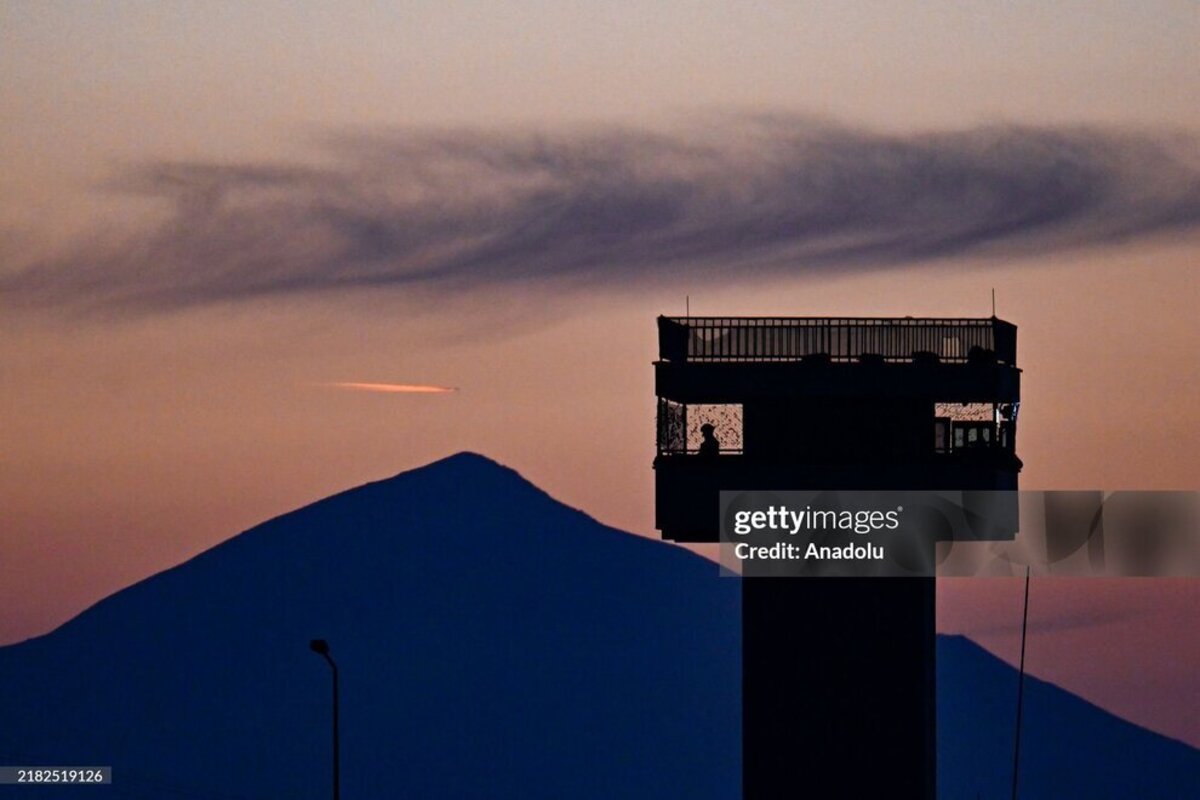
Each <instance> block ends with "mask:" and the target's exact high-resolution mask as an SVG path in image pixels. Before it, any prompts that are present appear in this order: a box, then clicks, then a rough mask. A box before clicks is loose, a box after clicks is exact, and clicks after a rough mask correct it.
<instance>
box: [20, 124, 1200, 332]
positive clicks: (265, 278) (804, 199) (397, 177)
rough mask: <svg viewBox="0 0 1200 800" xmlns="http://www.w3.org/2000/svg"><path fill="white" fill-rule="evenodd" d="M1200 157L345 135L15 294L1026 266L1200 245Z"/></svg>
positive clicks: (42, 270)
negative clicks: (1114, 245)
mask: <svg viewBox="0 0 1200 800" xmlns="http://www.w3.org/2000/svg"><path fill="white" fill-rule="evenodd" d="M1198 152H1200V148H1198V147H1197V140H1196V139H1195V138H1193V137H1191V136H1186V135H1176V136H1165V135H1158V134H1150V133H1144V132H1143V133H1129V132H1116V131H1107V130H1102V129H1094V128H1074V129H1045V128H1021V127H991V128H978V129H973V130H967V131H957V132H947V133H930V134H921V135H885V134H881V133H875V132H870V131H864V130H857V129H852V128H847V127H841V126H835V125H830V124H826V123H821V122H814V121H812V120H806V119H795V118H787V117H760V118H755V119H751V120H741V121H737V122H732V121H729V120H724V121H722V122H720V123H719V124H714V125H710V126H707V127H703V128H702V129H701V130H689V131H684V132H675V133H650V132H644V131H642V132H639V131H629V130H608V131H604V132H599V133H590V134H578V133H577V134H560V135H533V134H513V133H479V132H470V131H450V132H442V133H436V134H428V133H427V134H413V133H396V134H386V135H376V136H358V137H344V138H340V139H337V140H334V141H331V142H329V143H327V152H325V153H323V154H322V159H321V162H320V164H321V165H320V166H312V165H303V164H242V165H224V164H219V163H204V162H176V163H151V164H145V165H142V166H139V167H137V168H135V169H132V170H129V171H128V172H126V173H125V174H122V175H119V176H117V178H116V179H115V181H114V185H113V187H111V188H112V189H114V190H120V191H123V192H134V193H138V194H141V195H145V196H149V197H151V198H157V199H159V200H161V201H165V202H167V203H169V204H171V205H170V208H171V213H170V214H169V216H168V217H167V218H166V219H165V220H164V221H162V222H160V223H157V224H156V225H153V226H148V227H146V228H145V229H141V230H132V231H128V232H125V233H124V234H122V235H120V236H113V235H109V236H105V237H101V238H98V239H97V240H95V241H91V242H89V243H88V244H87V245H86V246H80V247H79V248H78V249H77V251H76V252H75V254H74V255H71V256H69V257H65V258H58V259H55V260H47V261H43V262H41V263H38V264H36V265H34V266H33V267H31V268H30V269H27V270H23V271H22V272H20V273H18V274H16V275H10V276H9V277H8V278H6V279H4V285H3V288H4V289H5V291H6V293H8V294H10V296H12V297H23V298H25V299H26V300H28V301H29V302H35V303H40V302H75V301H83V302H86V303H94V304H98V305H102V306H107V305H116V306H121V307H135V308H148V309H156V308H170V307H176V306H186V305H193V304H202V303H209V302H214V301H223V300H238V299H242V298H248V297H254V296H262V295H281V294H288V293H300V292H326V291H334V290H341V289H351V288H364V287H387V286H406V285H410V286H411V285H421V286H423V287H426V288H433V289H435V290H436V289H458V288H464V287H468V288H469V287H477V286H489V285H494V284H502V283H511V282H518V281H523V282H528V281H534V282H539V283H547V282H552V281H559V280H565V281H570V282H572V283H576V284H578V283H584V284H586V285H627V284H629V283H630V282H632V281H638V280H646V279H654V278H669V277H671V276H672V275H675V274H683V273H686V274H688V275H689V276H691V278H692V279H695V278H696V277H697V276H721V275H733V274H745V272H746V270H750V269H752V270H754V271H755V272H758V273H772V274H781V273H796V272H800V271H804V270H814V269H829V268H838V267H853V266H881V265H889V264H905V263H915V262H925V261H929V260H932V259H938V258H942V257H949V256H957V255H965V254H974V253H991V254H999V255H1005V256H1008V255H1013V256H1016V255H1024V254H1028V253H1034V252H1036V253H1044V252H1048V251H1053V250H1056V249H1061V248H1069V247H1074V246H1080V245H1087V244H1095V243H1102V242H1107V241H1114V240H1121V239H1128V238H1132V237H1140V236H1148V235H1152V234H1159V233H1164V232H1172V231H1186V230H1191V229H1195V228H1196V227H1197V226H1200V168H1198V166H1197V164H1198V159H1197V153H1198Z"/></svg>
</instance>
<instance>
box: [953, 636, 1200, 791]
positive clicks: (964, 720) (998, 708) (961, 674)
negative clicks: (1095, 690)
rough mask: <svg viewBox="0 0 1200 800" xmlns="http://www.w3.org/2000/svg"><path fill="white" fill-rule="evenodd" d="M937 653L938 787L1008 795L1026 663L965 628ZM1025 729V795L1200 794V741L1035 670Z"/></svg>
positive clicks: (1028, 683) (1022, 780)
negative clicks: (1144, 723)
mask: <svg viewBox="0 0 1200 800" xmlns="http://www.w3.org/2000/svg"><path fill="white" fill-rule="evenodd" d="M937 658H938V670H937V678H938V716H937V724H938V796H939V797H941V798H960V797H961V798H980V800H989V798H994V799H995V800H1008V798H1009V797H1010V796H1011V791H1012V767H1013V726H1014V724H1015V717H1016V693H1017V672H1016V670H1014V669H1013V668H1012V667H1010V666H1009V665H1008V664H1006V663H1005V662H1003V661H1001V660H1000V659H998V658H996V657H995V656H993V655H992V654H990V653H988V652H987V651H986V650H984V649H983V648H982V647H980V646H979V645H977V644H975V643H974V642H972V641H971V640H970V639H967V638H966V637H963V636H939V637H938V643H937ZM1195 700H1196V698H1195V697H1192V698H1181V701H1183V702H1191V703H1194V702H1195ZM1021 730H1022V734H1021V767H1020V784H1019V787H1018V788H1019V789H1020V795H1019V796H1020V797H1021V798H1023V800H1033V798H1046V800H1050V799H1051V798H1076V797H1078V798H1088V800H1108V799H1109V798H1112V799H1113V800H1115V799H1116V798H1121V799H1122V800H1124V799H1125V798H1179V800H1184V798H1200V750H1196V749H1195V748H1192V747H1189V746H1188V745H1186V744H1184V743H1182V742H1179V741H1176V740H1174V739H1169V738H1167V737H1165V736H1162V735H1160V734H1157V733H1154V732H1152V731H1149V730H1147V729H1145V728H1142V727H1139V726H1137V725H1134V724H1132V723H1130V722H1127V721H1125V720H1123V719H1121V718H1119V717H1117V716H1114V715H1113V714H1110V713H1108V712H1107V711H1104V710H1103V709H1101V708H1099V707H1097V706H1095V705H1092V704H1091V703H1089V702H1087V701H1086V700H1083V699H1081V698H1079V697H1077V696H1075V695H1073V694H1071V693H1070V692H1067V691H1065V690H1063V689H1060V688H1059V687H1057V686H1055V685H1053V684H1051V683H1047V682H1045V681H1042V680H1038V679H1037V678H1034V677H1031V676H1029V675H1026V676H1025V700H1024V710H1023V712H1022V720H1021Z"/></svg>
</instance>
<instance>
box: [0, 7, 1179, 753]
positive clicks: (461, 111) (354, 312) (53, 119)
mask: <svg viewBox="0 0 1200 800" xmlns="http://www.w3.org/2000/svg"><path fill="white" fill-rule="evenodd" d="M485 8H486V6H485V5H483V4H458V3H449V4H432V3H421V2H417V3H411V4H406V5H404V6H403V7H396V8H390V7H388V6H387V5H386V4H372V3H366V2H361V3H359V2H349V3H339V4H337V5H336V6H335V5H333V4H316V3H275V2H262V3H255V4H245V5H236V6H226V7H220V8H218V7H217V6H208V5H196V6H190V7H189V6H175V5H146V4H136V3H114V4H106V5H105V6H104V7H103V8H101V7H99V6H97V7H84V6H79V5H78V4H71V3H65V2H62V3H60V2H52V1H51V0H44V1H43V2H10V3H5V4H4V5H3V6H0V71H2V72H3V74H4V75H6V76H7V77H8V79H7V80H5V81H4V82H0V108H2V109H3V111H4V118H5V120H6V124H5V125H4V126H2V127H0V174H4V175H5V177H6V179H5V181H4V182H2V183H0V364H3V365H4V380H3V381H0V408H2V409H3V411H4V413H3V414H2V415H0V441H3V442H4V444H5V446H4V448H2V451H0V508H3V510H4V511H3V522H2V525H3V527H2V529H0V608H2V609H4V610H3V612H0V642H8V641H15V640H19V639H21V638H25V637H28V636H31V635H36V634H39V633H42V632H45V631H47V630H49V629H51V628H53V627H54V626H56V625H57V624H59V623H61V622H62V621H64V620H65V619H67V618H69V617H71V616H73V615H74V614H76V613H78V612H79V611H80V610H81V609H83V608H84V607H86V606H87V605H89V604H90V603H92V602H94V601H95V600H97V599H99V598H100V597H103V596H105V595H107V594H108V593H110V592H112V591H114V590H116V589H118V588H120V587H122V586H125V585H128V584H129V583H131V582H134V581H136V580H139V579H140V578H142V577H145V576H146V575H149V574H152V573H154V572H156V571H158V570H161V569H163V568H165V567H167V566H170V565H172V564H175V563H178V562H179V561H181V560H183V559H186V558H187V557H189V556H191V555H193V554H195V553H197V552H199V551H201V550H203V549H205V548H207V547H209V546H211V545H213V544H215V543H216V542H218V541H221V540H222V539H224V538H227V537H228V536H230V535H232V534H234V533H236V532H237V531H240V530H243V529H245V528H247V527H249V526H250V525H252V524H254V523H256V522H259V521H261V520H263V519H265V518H268V517H270V516H273V515H275V514H278V513H281V512H283V511H286V510H289V509H291V508H295V507H298V506H300V505H303V504H306V503H308V502H311V501H312V500H315V499H317V498H319V497H322V496H325V495H327V494H330V493H332V492H334V491H337V490H339V489H343V488H346V487H349V486H353V485H357V484H360V483H362V482H365V481H367V480H372V479H378V478H380V477H384V476H387V475H390V474H394V473H396V472H399V471H401V470H404V469H408V468H411V467H414V466H417V465H419V464H422V463H425V462H427V461H430V460H433V459H435V458H439V457H441V456H444V455H448V454H450V453H453V452H456V451H459V450H474V451H478V452H482V453H484V454H486V455H488V456H490V457H492V458H495V459H497V460H499V461H502V462H504V463H506V464H509V465H511V466H513V467H515V468H517V469H518V470H519V471H521V472H522V473H523V474H524V475H525V476H526V477H528V478H529V479H530V480H532V481H534V482H535V483H537V484H538V485H540V486H542V487H543V488H545V489H547V490H548V491H550V492H551V493H552V494H554V495H555V496H556V497H558V498H560V499H562V500H563V501H565V502H567V503H570V504H572V505H575V506H578V507H580V508H583V509H585V510H587V511H588V512H589V513H592V514H593V515H595V516H596V517H598V518H599V519H601V520H602V521H604V522H608V523H611V524H613V525H617V526H619V527H622V528H625V529H627V530H630V531H633V532H635V533H639V534H645V535H654V531H653V529H652V509H651V500H652V496H651V488H652V483H651V481H652V473H651V470H650V461H651V458H652V456H653V438H652V437H653V430H654V426H653V409H654V404H653V387H652V373H651V369H650V362H651V361H652V360H653V358H654V357H655V339H654V317H655V316H656V315H657V314H659V313H681V312H682V311H683V305H684V296H685V295H690V297H691V308H692V311H693V312H694V313H701V314H781V315H789V314H790V315H824V314H831V315H874V314H880V315H890V314H897V315H904V314H913V315H931V316H959V315H978V316H983V315H986V314H987V313H989V312H990V292H991V289H992V288H995V289H996V291H997V299H998V306H999V313H1000V314H1001V316H1003V317H1005V318H1006V319H1010V320H1012V321H1013V322H1015V323H1017V325H1018V326H1019V328H1020V334H1019V348H1020V349H1019V364H1020V365H1021V366H1022V368H1023V369H1024V370H1025V373H1024V385H1023V400H1024V403H1023V407H1022V412H1021V428H1020V431H1019V434H1018V451H1019V453H1020V455H1021V457H1022V458H1023V459H1024V461H1025V464H1026V468H1025V471H1024V473H1023V475H1022V487H1023V488H1030V489H1039V488H1040V489H1051V488H1103V489H1119V488H1175V489H1195V488H1197V486H1196V476H1197V475H1198V474H1200V455H1198V454H1200V425H1198V424H1197V421H1196V416H1195V410H1194V405H1195V397H1197V396H1198V395H1200V359H1197V358H1196V355H1195V354H1196V353H1197V352H1198V349H1200V324H1198V323H1197V321H1196V320H1197V317H1196V312H1195V309H1196V308H1197V306H1198V301H1200V288H1198V287H1200V281H1197V254H1198V253H1200V247H1198V245H1200V238H1198V235H1197V229H1198V228H1200V200H1198V199H1197V190H1196V186H1197V185H1200V171H1198V170H1200V149H1198V148H1197V147H1196V141H1197V140H1196V138H1195V137H1196V131H1197V129H1198V128H1200V56H1198V55H1197V53H1196V49H1195V47H1194V44H1195V42H1196V41H1197V40H1198V39H1200V15H1198V14H1197V13H1196V10H1195V6H1194V4H1189V3H1184V2H1157V3H1140V4H1132V3H1128V4H1125V3H1111V4H1105V5H1104V6H1102V7H1097V6H1095V5H1094V4H1083V3H1061V4H1060V3H1056V4H1052V7H1050V6H1045V7H1043V6H1029V5H1025V4H1009V5H1006V6H1003V7H1000V6H997V7H995V8H991V9H988V10H980V9H970V10H968V9H966V8H963V7H960V5H959V4H954V3H949V2H945V3H943V2H934V3H922V4H911V5H908V6H905V5H903V4H882V3H880V4H876V3H864V4H853V8H849V7H842V6H838V5H836V4H830V5H828V6H819V7H814V8H805V9H802V8H800V7H799V6H797V7H795V8H782V7H781V8H775V9H767V8H762V9H758V10H755V11H750V10H748V9H742V10H740V11H738V12H736V13H735V12H733V11H731V10H730V9H729V8H727V7H725V6H724V5H722V4H715V3H714V4H708V3H701V4H698V5H695V6H692V5H689V6H688V7H687V8H684V7H683V6H682V5H678V6H677V5H675V4H672V3H666V4H660V5H659V6H657V7H656V8H655V10H649V9H647V8H646V7H644V6H643V5H641V4H623V3H617V4H608V5H605V6H604V7H602V8H601V7H597V8H595V9H592V10H590V11H589V10H585V9H582V8H575V7H570V8H568V7H567V6H563V5H562V4H550V3H536V2H518V3H514V4H506V6H505V7H504V9H503V10H501V9H499V8H497V9H493V10H484V9H485ZM1026 212H1028V213H1026ZM1035 212H1036V213H1035ZM772 220H784V221H785V222H786V224H784V223H780V224H778V225H774V226H773V225H771V224H769V223H771V221H772ZM817 222H819V223H821V224H820V225H818V224H816V223H817ZM989 222H1005V223H1008V227H1007V228H1005V229H1004V230H1001V231H997V230H992V229H990V228H989V225H988V223H989ZM800 223H812V224H813V229H812V230H811V231H808V232H805V233H803V234H801V233H797V230H798V229H799V227H800ZM889 242H890V243H892V244H891V245H890V246H889V245H887V243H889ZM332 384H346V385H349V384H357V385H366V384H376V385H382V384H387V385H406V386H423V387H442V388H455V389H457V391H453V392H429V391H426V392H372V391H338V390H335V389H333V388H331V385H332ZM1038 584H1041V585H1038ZM1038 584H1035V586H1034V591H1033V598H1032V608H1031V619H1032V636H1031V640H1030V649H1029V666H1030V669H1031V671H1033V672H1034V673H1035V674H1038V675H1039V676H1041V677H1044V678H1047V679H1049V680H1052V681H1055V682H1057V683H1059V684H1061V685H1063V686H1065V687H1066V688H1068V689H1070V690H1072V691H1075V692H1078V693H1080V694H1082V695H1083V696H1084V697H1087V698H1088V699H1091V700H1093V701H1095V702H1097V703H1099V704H1101V705H1103V706H1104V707H1106V708H1109V709H1111V710H1113V711H1115V712H1117V713H1119V714H1121V715H1122V716H1125V717H1127V718H1129V719H1132V720H1134V721H1137V722H1141V723H1143V724H1147V725H1149V726H1150V727H1153V728H1155V729H1156V730H1160V731H1163V732H1165V733H1168V734H1169V735H1172V736H1176V737H1179V738H1182V739H1185V740H1187V741H1189V742H1191V743H1193V744H1196V745H1200V700H1198V698H1197V685H1196V682H1195V678H1194V674H1195V673H1196V672H1197V671H1198V669H1197V668H1198V666H1200V638H1198V637H1197V636H1196V634H1195V626H1194V613H1193V610H1194V609H1195V608H1197V607H1200V583H1198V582H1196V581H1169V582H1168V581H1144V580H1143V581H1134V580H1130V581H1106V582H1101V581H1075V582H1067V581H1060V580H1055V581H1044V582H1038ZM1019 602H1020V587H1019V586H1018V585H1017V584H1015V583H1012V582H1008V581H1000V580H986V581H975V582H964V581H955V582H944V583H943V584H942V587H941V594H940V600H939V626H940V627H941V628H942V629H943V630H946V631H952V632H963V633H967V634H968V635H971V636H972V637H974V638H975V639H976V640H978V641H980V642H981V643H982V644H984V645H985V646H987V647H989V648H990V649H992V650H993V651H994V652H996V653H997V654H999V655H1001V656H1004V657H1006V658H1010V659H1013V658H1014V657H1015V653H1016V648H1015V640H1014V638H1013V637H1014V632H1013V625H1014V623H1015V622H1016V621H1018V620H1019V611H1020V608H1019Z"/></svg>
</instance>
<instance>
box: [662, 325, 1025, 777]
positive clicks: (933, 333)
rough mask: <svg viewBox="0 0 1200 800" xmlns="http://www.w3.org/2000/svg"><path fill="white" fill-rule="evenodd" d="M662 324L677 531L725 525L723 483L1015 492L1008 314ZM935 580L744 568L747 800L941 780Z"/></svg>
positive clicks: (1015, 373)
mask: <svg viewBox="0 0 1200 800" xmlns="http://www.w3.org/2000/svg"><path fill="white" fill-rule="evenodd" d="M658 337H659V360H658V361H656V362H655V365H654V366H655V391H656V394H657V395H658V453H657V456H656V458H655V461H654V469H655V514H656V526H657V527H658V529H659V530H660V531H661V532H662V535H663V537H664V538H666V539H672V540H675V541H682V542H715V541H718V540H719V522H720V519H719V505H718V504H719V493H720V492H721V491H722V490H787V489H795V490H812V489H820V490H824V489H838V490H854V489H862V490H879V489H886V490H954V489H979V490H995V489H1016V488H1017V474H1018V472H1019V471H1020V468H1021V462H1020V460H1019V459H1018V458H1017V456H1016V453H1015V439H1016V420H1017V411H1018V409H1019V406H1020V370H1019V369H1018V368H1017V366H1016V326H1014V325H1012V324H1011V323H1008V322H1005V321H1003V320H1000V319H997V318H996V317H991V318H986V319H927V318H921V319H918V318H912V317H903V318H824V317H820V318H818V317H659V319H658ZM702 429H703V430H702ZM714 439H715V440H716V443H717V444H716V446H715V447H714V445H713V444H712V441H713V440H714ZM702 450H703V451H704V453H705V454H704V455H701V452H702ZM934 587H935V581H934V578H931V577H929V578H924V577H908V578H848V577H842V578H750V579H745V580H743V582H742V636H743V643H742V655H743V662H742V674H743V686H742V693H743V707H744V716H743V737H742V739H743V760H742V764H743V788H744V796H745V797H746V798H747V800H764V798H767V799H770V798H784V797H787V798H792V797H820V798H840V797H849V798H858V797H863V798H874V797H888V798H932V797H934V796H935V794H936V727H935V721H936V715H935V707H934V703H935V693H934V690H935V683H934V681H935V668H934V641H935V640H934V633H935V628H934V611H935V606H934Z"/></svg>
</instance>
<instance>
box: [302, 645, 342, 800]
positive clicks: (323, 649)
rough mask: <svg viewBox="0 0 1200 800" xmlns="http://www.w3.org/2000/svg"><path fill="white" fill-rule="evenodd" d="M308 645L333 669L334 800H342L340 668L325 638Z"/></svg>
mask: <svg viewBox="0 0 1200 800" xmlns="http://www.w3.org/2000/svg"><path fill="white" fill-rule="evenodd" d="M308 647H309V649H310V650H312V651H313V652H314V653H316V654H318V655H320V656H321V657H322V658H324V659H325V660H326V661H327V662H328V663H329V668H330V669H331V670H333V800H340V797H341V790H340V788H339V783H340V781H339V775H338V773H339V767H338V760H339V759H338V669H337V664H335V663H334V661H333V657H332V656H331V655H329V642H327V641H325V640H324V639H313V640H312V641H311V642H309V643H308Z"/></svg>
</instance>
